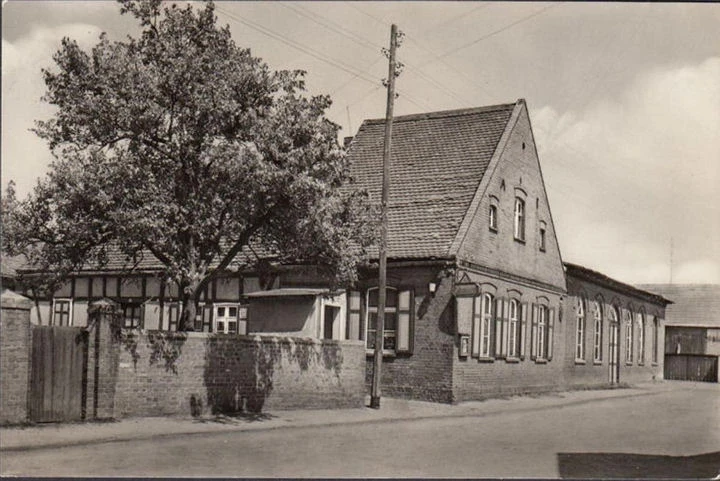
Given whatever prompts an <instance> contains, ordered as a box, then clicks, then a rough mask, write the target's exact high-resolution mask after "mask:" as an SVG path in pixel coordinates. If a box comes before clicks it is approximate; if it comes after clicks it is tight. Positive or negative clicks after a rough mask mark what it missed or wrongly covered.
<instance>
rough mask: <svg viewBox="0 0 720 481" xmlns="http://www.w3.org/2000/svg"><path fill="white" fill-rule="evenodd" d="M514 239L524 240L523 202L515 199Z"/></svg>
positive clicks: (518, 198)
mask: <svg viewBox="0 0 720 481" xmlns="http://www.w3.org/2000/svg"><path fill="white" fill-rule="evenodd" d="M515 238H516V239H517V240H521V241H524V240H525V201H524V200H522V199H521V198H520V197H515Z"/></svg>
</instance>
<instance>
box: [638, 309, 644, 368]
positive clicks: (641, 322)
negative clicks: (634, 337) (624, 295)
mask: <svg viewBox="0 0 720 481" xmlns="http://www.w3.org/2000/svg"><path fill="white" fill-rule="evenodd" d="M637 325H638V364H645V316H644V315H643V313H642V312H638V314H637Z"/></svg>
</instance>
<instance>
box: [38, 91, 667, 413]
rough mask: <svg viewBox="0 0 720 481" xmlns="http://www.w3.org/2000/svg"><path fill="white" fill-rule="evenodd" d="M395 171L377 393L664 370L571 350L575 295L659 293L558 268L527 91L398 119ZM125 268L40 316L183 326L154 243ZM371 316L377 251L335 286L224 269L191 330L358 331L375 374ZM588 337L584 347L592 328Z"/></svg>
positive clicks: (645, 300) (356, 160) (628, 300)
mask: <svg viewBox="0 0 720 481" xmlns="http://www.w3.org/2000/svg"><path fill="white" fill-rule="evenodd" d="M384 124H385V122H384V120H382V119H381V120H367V121H365V122H364V123H363V124H362V126H361V127H360V129H359V131H358V133H357V135H356V136H355V138H354V139H352V141H351V142H350V143H349V152H348V155H349V158H350V169H351V172H350V173H351V176H352V177H353V178H354V181H355V183H356V184H357V185H358V186H359V187H363V188H365V189H367V190H368V192H369V194H370V198H371V199H372V200H373V201H376V202H379V198H380V190H381V184H382V179H381V175H382V153H383V142H384V136H383V132H384ZM391 179H392V180H391V187H390V194H389V214H388V218H389V226H388V273H387V278H388V289H389V290H388V308H387V311H386V319H385V334H384V336H385V337H384V343H383V353H384V355H383V357H384V363H383V376H382V391H383V394H384V395H389V396H398V397H409V398H415V399H423V400H430V401H440V402H458V401H463V400H468V399H480V398H484V397H489V396H496V395H501V394H512V393H520V392H533V391H547V390H554V389H559V388H562V387H564V386H566V385H576V384H580V385H586V384H604V383H607V382H618V380H619V379H622V380H626V379H627V380H633V381H634V380H649V379H652V378H653V377H654V376H656V375H657V366H653V365H652V361H650V362H649V363H648V364H647V365H645V364H643V365H642V366H640V365H633V366H632V367H631V366H630V365H626V364H623V365H622V371H619V372H620V373H621V375H620V377H619V379H618V378H617V377H616V378H610V377H609V371H608V370H607V369H602V368H600V367H599V366H600V365H605V366H606V368H607V364H602V363H604V362H605V361H603V360H600V364H597V365H596V364H595V362H594V361H595V360H594V359H593V362H590V363H588V362H587V359H586V362H585V365H583V364H582V362H581V361H583V359H580V358H578V359H577V360H576V355H577V354H576V350H575V349H576V346H575V345H574V344H573V342H574V341H573V340H574V339H576V335H577V331H578V328H577V324H576V321H577V316H575V315H574V314H571V308H570V306H571V305H574V304H573V303H574V302H575V300H574V299H575V298H576V296H579V297H580V298H582V299H586V300H587V301H584V302H592V301H593V300H595V299H596V298H597V296H598V295H599V294H602V296H603V297H602V299H603V300H607V303H605V302H603V305H604V306H606V308H605V311H606V312H607V314H605V315H607V316H610V315H611V314H610V313H609V312H610V311H608V307H607V306H617V307H618V308H619V309H623V310H622V313H623V314H620V311H618V315H619V316H621V315H624V313H625V311H626V310H628V312H631V313H633V314H632V315H635V313H641V312H642V313H643V315H644V316H653V318H656V319H662V317H663V315H664V305H665V304H664V302H666V301H665V300H664V299H663V298H661V297H659V296H652V295H650V294H648V293H645V292H644V291H641V290H639V289H634V288H629V286H626V285H624V284H622V283H619V282H617V281H613V280H611V279H609V278H606V277H604V276H601V275H600V277H598V276H590V275H585V276H581V275H580V272H581V271H582V269H581V268H579V267H578V268H577V269H576V268H575V267H572V266H570V265H568V266H564V265H563V262H562V259H561V255H560V251H559V247H558V243H557V239H556V234H555V226H554V223H553V218H552V215H551V211H550V206H549V204H548V199H547V195H546V191H545V185H544V181H543V176H542V172H541V168H540V162H539V159H538V154H537V150H536V147H535V140H534V137H533V133H532V128H531V124H530V118H529V115H528V109H527V106H526V104H525V101H524V100H518V101H517V102H516V103H512V104H503V105H495V106H489V107H482V108H474V109H464V110H454V111H445V112H433V113H426V114H417V115H408V116H399V117H396V118H395V119H394V127H393V157H392V163H391ZM371 255H372V256H374V257H377V252H372V251H371ZM128 264H130V260H127V259H122V258H112V259H111V262H110V263H109V264H108V266H106V267H105V268H104V269H103V270H102V271H91V270H87V271H81V272H78V273H77V274H76V275H75V276H73V277H72V278H71V279H70V280H69V281H68V282H67V283H66V285H65V286H63V288H62V289H61V290H60V291H58V292H57V293H55V294H54V296H53V298H52V299H43V300H41V302H40V303H39V304H40V308H39V309H35V311H37V312H36V316H34V317H35V318H38V316H37V314H39V318H40V319H42V322H43V323H53V324H72V325H84V324H85V323H86V322H87V305H88V303H89V302H90V301H92V300H93V299H97V298H101V297H110V298H112V299H114V300H116V301H117V302H119V303H120V305H121V306H122V309H123V312H124V316H125V325H126V327H144V328H145V329H170V330H174V329H175V326H176V324H177V316H178V312H179V306H178V296H177V290H176V288H175V287H174V286H172V285H165V283H164V282H163V281H162V279H161V278H160V277H159V276H158V272H159V271H160V269H159V266H158V263H157V261H155V260H154V258H152V256H151V255H149V254H148V255H147V256H146V257H145V258H144V259H142V260H140V261H139V262H137V265H136V266H135V269H134V274H132V275H127V274H124V273H123V269H124V268H125V267H126V266H127V265H128ZM237 265H240V263H238V264H237ZM566 268H568V269H569V270H570V275H569V276H568V281H567V283H566V272H565V269H566ZM572 276H574V277H572ZM575 286H580V287H579V289H580V290H575ZM620 286H623V287H620ZM568 289H570V292H569V293H568ZM583 289H584V290H583ZM583 305H584V306H585V305H586V304H583ZM591 308H592V305H590V306H589V307H585V309H586V310H588V311H589V310H590V309H591ZM283 309H285V311H284V312H286V313H289V312H292V313H294V315H293V316H287V315H283V313H282V312H279V311H283ZM573 316H574V318H575V320H574V321H569V320H564V319H570V318H571V317H573ZM291 317H292V319H290V318H291ZM283 318H285V320H283ZM376 318H377V263H376V262H374V263H371V264H370V265H369V266H368V267H366V268H364V269H363V270H362V271H361V273H360V280H359V282H358V283H357V285H355V286H351V287H350V288H349V289H348V290H347V291H344V292H337V293H332V294H330V293H329V292H327V291H326V290H324V289H323V285H322V280H321V279H320V278H319V277H318V276H317V275H316V274H315V272H314V269H312V268H309V267H303V268H298V267H296V266H295V267H294V266H283V267H279V268H277V269H276V270H275V271H273V272H272V273H270V274H268V273H254V272H241V271H239V270H238V269H237V268H236V267H235V268H234V267H233V266H231V268H230V269H228V271H227V272H225V273H224V275H223V276H222V277H221V278H219V279H216V280H214V281H213V282H212V283H210V285H209V286H208V288H207V290H206V292H205V293H204V295H203V298H202V306H201V309H200V310H199V313H198V318H197V320H196V326H195V328H196V330H200V331H204V332H226V333H235V334H245V333H253V332H265V333H285V334H288V333H289V334H295V335H301V336H310V337H319V338H325V339H349V340H364V341H365V343H366V349H367V370H366V379H367V380H368V381H369V378H370V375H371V369H372V356H373V347H374V346H373V342H374V333H375V330H374V328H375V319H376ZM648 318H649V317H648ZM643 322H646V321H643ZM647 322H652V321H647ZM607 325H609V324H608V323H606V324H604V325H603V326H607ZM645 325H646V326H649V325H651V324H645ZM603 329H605V327H603ZM648 329H649V327H648ZM592 332H593V331H592V330H584V331H583V336H589V335H593V334H592ZM643 332H645V331H643ZM648 332H649V331H648ZM586 333H587V334H586ZM604 334H605V336H606V337H605V338H603V337H602V336H601V339H605V340H603V341H601V342H602V346H603V349H605V350H608V349H609V347H608V345H607V341H606V340H607V339H608V337H609V335H608V334H607V333H604ZM649 338H650V337H647V336H646V335H643V340H645V339H649ZM583 339H585V340H586V341H587V343H588V348H587V349H588V352H589V350H590V347H589V346H590V345H591V344H589V343H590V337H584V338H583ZM631 345H633V346H639V345H640V344H637V342H636V341H634V340H633V341H632V342H631ZM643 345H644V344H643ZM648 352H649V351H648ZM653 352H654V351H653ZM621 355H622V354H621ZM647 355H648V356H649V354H647ZM606 356H607V355H606ZM659 362H661V360H660V361H659ZM602 373H604V374H602Z"/></svg>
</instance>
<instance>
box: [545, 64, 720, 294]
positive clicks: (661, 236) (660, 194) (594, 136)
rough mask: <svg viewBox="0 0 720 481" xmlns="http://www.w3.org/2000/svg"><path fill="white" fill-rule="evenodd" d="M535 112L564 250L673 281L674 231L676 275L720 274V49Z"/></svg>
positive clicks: (701, 278)
mask: <svg viewBox="0 0 720 481" xmlns="http://www.w3.org/2000/svg"><path fill="white" fill-rule="evenodd" d="M532 121H533V127H534V132H535V135H536V137H537V141H538V146H539V154H540V159H541V162H542V166H543V171H544V173H545V179H546V182H547V184H548V185H547V188H548V195H549V196H550V202H551V206H552V208H553V215H554V217H555V222H556V224H557V225H556V228H557V230H558V236H559V239H560V244H561V248H562V249H563V250H562V252H563V256H564V258H566V259H567V260H575V261H576V262H579V263H581V264H585V265H588V266H592V267H595V268H597V269H599V270H601V271H603V272H606V273H607V274H609V275H613V276H616V277H618V278H619V279H620V280H625V281H627V282H666V281H667V280H668V277H669V270H670V264H669V261H670V240H671V238H672V240H673V244H674V252H673V257H674V268H676V273H675V274H674V277H673V280H674V281H681V280H682V281H683V282H720V188H719V187H718V186H719V185H720V135H718V133H719V132H720V58H718V57H711V58H708V59H706V60H705V61H703V62H702V63H700V64H698V65H686V66H681V67H668V68H665V69H655V70H652V71H650V72H647V73H645V74H643V75H640V76H638V77H637V78H636V79H635V81H634V82H633V83H632V84H631V85H629V86H628V88H626V89H625V90H624V91H623V92H622V93H621V94H619V95H618V96H617V97H615V98H609V97H605V98H599V99H598V100H596V101H594V102H592V103H590V104H588V105H587V106H586V107H584V108H582V109H578V110H571V111H567V112H558V111H556V110H555V109H554V108H553V107H552V106H549V105H546V106H543V107H541V108H539V109H538V110H536V111H534V112H532ZM662 266H664V269H663V268H662ZM679 267H682V268H679ZM663 270H664V272H663ZM675 275H677V276H679V277H678V278H675ZM680 277H681V278H682V279H680Z"/></svg>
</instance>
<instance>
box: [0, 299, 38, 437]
mask: <svg viewBox="0 0 720 481" xmlns="http://www.w3.org/2000/svg"><path fill="white" fill-rule="evenodd" d="M30 308H31V302H30V300H29V299H26V298H25V297H22V296H20V295H19V294H15V293H14V292H12V291H9V290H5V291H3V292H2V313H1V314H0V326H1V327H0V424H13V423H22V422H25V421H27V405H28V403H27V399H28V384H29V376H30V348H31V342H32V337H31V335H32V334H31V328H30Z"/></svg>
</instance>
